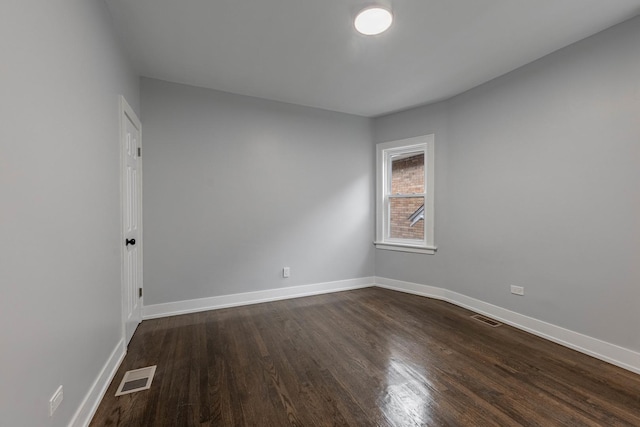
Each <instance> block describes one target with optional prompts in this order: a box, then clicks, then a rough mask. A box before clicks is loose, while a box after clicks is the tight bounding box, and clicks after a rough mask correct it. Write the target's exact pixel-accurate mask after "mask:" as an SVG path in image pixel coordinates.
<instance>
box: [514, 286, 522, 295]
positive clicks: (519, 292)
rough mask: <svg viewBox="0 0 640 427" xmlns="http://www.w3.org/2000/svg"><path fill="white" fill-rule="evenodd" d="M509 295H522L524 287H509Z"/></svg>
mask: <svg viewBox="0 0 640 427" xmlns="http://www.w3.org/2000/svg"><path fill="white" fill-rule="evenodd" d="M511 293H512V294H514V295H524V287H522V286H514V285H511Z"/></svg>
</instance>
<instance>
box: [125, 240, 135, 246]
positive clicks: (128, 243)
mask: <svg viewBox="0 0 640 427" xmlns="http://www.w3.org/2000/svg"><path fill="white" fill-rule="evenodd" d="M135 244H136V239H127V240H126V241H125V246H129V245H135Z"/></svg>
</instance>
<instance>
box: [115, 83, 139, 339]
mask: <svg viewBox="0 0 640 427" xmlns="http://www.w3.org/2000/svg"><path fill="white" fill-rule="evenodd" d="M119 120H120V137H119V138H118V143H119V145H120V147H119V148H120V151H119V153H120V302H121V316H120V321H121V323H122V340H123V342H124V348H125V351H126V349H127V347H128V345H129V343H128V342H127V330H126V324H127V318H126V314H127V313H126V311H127V310H126V304H127V303H126V295H127V294H126V293H127V289H126V272H125V257H126V256H127V248H126V246H125V243H124V242H125V238H126V230H125V218H124V215H125V212H124V209H125V202H124V198H125V195H126V194H127V193H126V185H127V184H126V180H125V179H124V176H125V169H126V164H127V163H126V155H125V144H126V132H127V127H126V120H131V122H132V123H133V125H134V126H135V127H136V128H137V129H138V132H139V141H138V146H139V147H140V148H141V150H142V124H141V122H140V119H138V116H137V115H136V113H135V111H134V110H133V108H132V107H131V105H129V103H128V102H127V100H126V99H125V97H124V96H122V95H120V96H119ZM138 180H139V182H140V184H139V185H140V188H139V191H138V216H139V218H138V225H139V227H138V238H137V241H136V246H137V248H138V251H139V253H140V255H139V260H138V269H139V272H138V278H139V287H140V288H141V289H142V288H143V287H144V285H143V283H144V281H143V277H144V275H143V271H144V270H143V265H142V264H143V259H144V257H143V252H142V251H143V238H142V217H143V215H142V208H143V207H142V157H139V160H138ZM142 295H143V296H140V297H139V300H138V306H139V310H140V322H142V311H143V310H142V307H143V302H144V299H143V298H144V293H143V294H142ZM140 322H139V323H138V324H140Z"/></svg>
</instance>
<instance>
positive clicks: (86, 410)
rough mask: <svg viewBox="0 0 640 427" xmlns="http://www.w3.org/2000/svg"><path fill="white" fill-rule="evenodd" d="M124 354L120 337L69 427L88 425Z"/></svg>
mask: <svg viewBox="0 0 640 427" xmlns="http://www.w3.org/2000/svg"><path fill="white" fill-rule="evenodd" d="M125 354H127V350H126V348H125V345H124V339H121V340H120V341H119V342H118V344H117V345H116V347H115V348H114V349H113V351H112V352H111V356H109V359H107V363H105V365H104V366H103V367H102V370H101V371H100V374H99V375H98V377H97V378H96V380H95V381H94V382H93V384H92V385H91V388H90V389H89V392H88V393H87V395H86V396H85V398H84V400H83V401H82V403H81V404H80V407H79V408H78V410H77V411H76V413H75V414H74V415H73V418H72V419H71V422H70V423H69V427H86V426H88V425H89V423H90V422H91V419H92V418H93V416H94V415H95V413H96V410H97V409H98V405H100V402H101V401H102V398H103V397H104V394H105V393H106V391H107V388H108V387H109V384H111V380H112V379H113V377H114V376H115V374H116V372H117V371H118V368H119V367H120V364H121V363H122V361H123V360H124V356H125Z"/></svg>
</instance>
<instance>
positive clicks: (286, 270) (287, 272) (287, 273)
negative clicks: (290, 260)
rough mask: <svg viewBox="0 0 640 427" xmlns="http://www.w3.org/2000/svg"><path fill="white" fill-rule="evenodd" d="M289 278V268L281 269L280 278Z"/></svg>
mask: <svg viewBox="0 0 640 427" xmlns="http://www.w3.org/2000/svg"><path fill="white" fill-rule="evenodd" d="M289 276H291V268H289V267H284V268H283V269H282V277H289Z"/></svg>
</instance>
